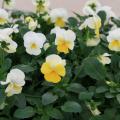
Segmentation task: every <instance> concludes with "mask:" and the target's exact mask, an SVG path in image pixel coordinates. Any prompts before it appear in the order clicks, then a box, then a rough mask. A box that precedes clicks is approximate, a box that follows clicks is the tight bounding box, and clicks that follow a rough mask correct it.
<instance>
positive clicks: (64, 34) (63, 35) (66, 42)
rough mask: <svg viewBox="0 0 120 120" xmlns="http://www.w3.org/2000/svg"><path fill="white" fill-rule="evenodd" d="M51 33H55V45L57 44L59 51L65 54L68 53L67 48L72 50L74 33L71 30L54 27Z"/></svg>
mask: <svg viewBox="0 0 120 120" xmlns="http://www.w3.org/2000/svg"><path fill="white" fill-rule="evenodd" d="M51 33H55V34H56V38H55V45H57V50H58V51H59V52H63V53H65V54H67V53H69V50H73V48H74V41H75V39H76V34H75V33H74V32H73V31H72V30H65V29H61V28H59V27H56V28H54V29H53V30H52V31H51Z"/></svg>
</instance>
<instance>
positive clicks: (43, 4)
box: [32, 0, 50, 14]
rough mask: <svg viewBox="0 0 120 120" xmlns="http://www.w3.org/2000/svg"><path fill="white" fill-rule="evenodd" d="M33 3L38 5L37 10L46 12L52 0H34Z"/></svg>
mask: <svg viewBox="0 0 120 120" xmlns="http://www.w3.org/2000/svg"><path fill="white" fill-rule="evenodd" d="M32 3H33V5H35V6H36V12H38V13H41V14H43V13H45V12H47V11H48V10H49V6H50V1H49V0H41V1H40V0H32Z"/></svg>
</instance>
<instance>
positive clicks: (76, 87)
mask: <svg viewBox="0 0 120 120" xmlns="http://www.w3.org/2000/svg"><path fill="white" fill-rule="evenodd" d="M67 90H68V91H70V92H74V93H80V92H81V91H84V90H85V88H84V87H83V86H82V85H81V84H78V83H71V84H70V85H69V86H68V87H67Z"/></svg>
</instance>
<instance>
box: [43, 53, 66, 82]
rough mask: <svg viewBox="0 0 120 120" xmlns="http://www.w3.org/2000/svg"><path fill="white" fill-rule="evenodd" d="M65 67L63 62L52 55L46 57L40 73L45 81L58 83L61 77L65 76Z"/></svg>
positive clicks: (58, 57)
mask: <svg viewBox="0 0 120 120" xmlns="http://www.w3.org/2000/svg"><path fill="white" fill-rule="evenodd" d="M65 65H66V61H65V60H63V59H62V58H61V57H60V56H58V55H55V54H52V55H49V56H47V58H46V61H45V62H44V63H43V64H42V66H41V72H42V73H43V74H44V78H45V80H46V81H48V82H52V83H58V82H60V81H61V77H64V76H65V74H66V70H65Z"/></svg>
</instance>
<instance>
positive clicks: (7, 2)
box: [4, 0, 15, 9]
mask: <svg viewBox="0 0 120 120" xmlns="http://www.w3.org/2000/svg"><path fill="white" fill-rule="evenodd" d="M14 6H15V0H4V8H5V9H13V8H14Z"/></svg>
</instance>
